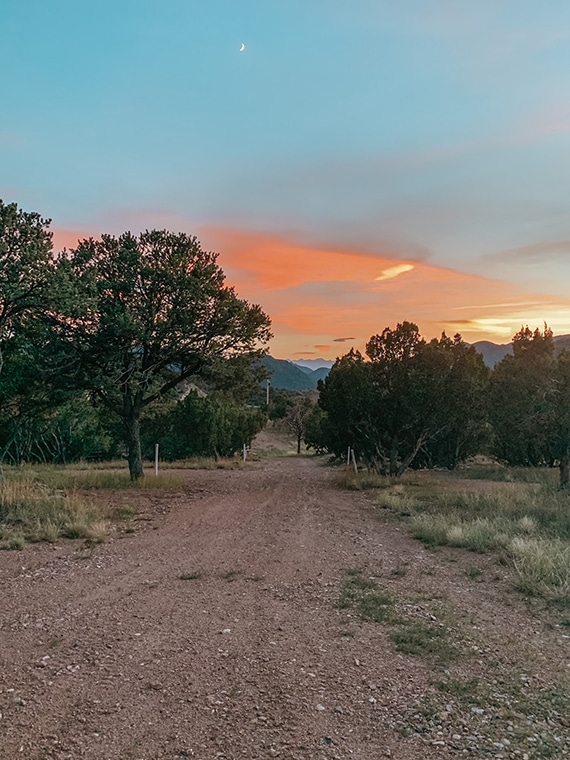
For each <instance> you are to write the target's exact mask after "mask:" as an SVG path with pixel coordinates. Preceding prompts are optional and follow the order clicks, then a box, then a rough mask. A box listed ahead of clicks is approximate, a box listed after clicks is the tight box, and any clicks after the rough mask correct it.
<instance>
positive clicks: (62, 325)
mask: <svg viewBox="0 0 570 760" xmlns="http://www.w3.org/2000/svg"><path fill="white" fill-rule="evenodd" d="M216 259H217V255H216V254H214V253H207V252H205V251H203V250H202V248H201V246H200V244H199V242H198V240H197V239H196V238H195V237H190V236H188V235H186V234H184V233H179V234H174V233H170V232H167V231H159V230H153V231H150V232H148V231H147V232H144V233H142V234H141V235H139V236H138V237H135V236H133V235H131V234H130V233H128V232H127V233H124V234H123V235H121V236H120V237H118V238H115V237H113V236H111V235H103V236H102V237H101V240H93V239H89V240H83V241H81V242H80V243H79V245H78V247H77V248H76V249H75V250H74V251H71V252H70V255H69V256H67V257H62V259H61V260H60V262H59V273H60V278H61V281H62V282H63V283H65V287H63V286H62V288H61V293H62V297H61V299H60V301H59V304H58V307H59V308H58V309H57V310H56V311H55V312H54V313H50V314H49V315H48V316H49V319H50V325H51V328H52V334H51V340H52V343H56V344H57V348H58V353H57V356H58V357H59V362H60V363H61V362H62V361H63V359H64V358H66V359H67V362H66V364H67V368H68V372H70V373H73V378H74V382H76V383H77V384H78V385H79V386H80V387H82V388H84V389H86V390H88V391H89V392H90V393H91V394H92V395H93V397H94V398H96V399H98V400H99V401H100V402H101V403H102V404H103V405H104V406H106V407H107V408H108V409H109V410H110V411H112V412H113V413H114V414H116V415H117V416H118V417H119V418H120V419H121V421H122V423H123V427H124V433H125V439H126V443H127V447H128V455H129V470H130V473H131V477H133V478H138V477H140V476H141V475H142V474H143V470H142V453H141V446H140V420H141V415H142V412H143V410H144V409H145V408H147V407H148V406H149V405H151V404H153V403H154V402H155V401H157V400H158V399H159V398H161V397H162V396H163V395H165V394H167V393H168V392H169V391H170V390H171V389H173V388H174V387H176V386H177V385H179V384H180V383H181V382H182V381H184V380H185V379H187V378H189V377H191V376H192V375H196V374H197V373H201V372H203V371H204V369H205V367H206V366H207V365H209V364H210V363H212V362H215V361H217V360H218V359H220V358H232V357H237V356H239V355H240V354H243V353H249V354H250V355H252V354H253V352H254V349H256V347H257V344H258V343H259V342H264V341H266V340H267V339H268V338H269V336H270V332H269V319H268V317H267V316H266V315H265V314H264V313H263V312H262V310H261V309H260V307H259V306H257V305H254V306H252V305H250V304H249V303H247V302H246V301H243V300H240V299H239V298H238V297H237V296H236V294H235V292H234V290H233V289H232V288H230V287H227V286H226V285H225V282H224V273H223V271H222V270H221V268H220V267H219V266H218V265H217V263H216Z"/></svg>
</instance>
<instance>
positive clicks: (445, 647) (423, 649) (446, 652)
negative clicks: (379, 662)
mask: <svg viewBox="0 0 570 760" xmlns="http://www.w3.org/2000/svg"><path fill="white" fill-rule="evenodd" d="M390 638H391V639H392V641H393V642H394V645H395V647H396V651H398V652H402V653H403V654H411V655H416V656H420V657H431V658H432V659H436V660H437V661H439V662H441V663H444V664H445V663H448V662H451V661H452V660H454V659H456V657H457V649H456V647H454V646H453V644H452V643H451V642H450V640H449V634H448V632H447V629H445V628H440V627H437V628H436V627H434V626H433V625H428V624H427V623H424V622H423V621H419V620H403V621H401V622H400V623H399V625H398V626H397V627H396V628H395V629H394V630H393V631H391V632H390Z"/></svg>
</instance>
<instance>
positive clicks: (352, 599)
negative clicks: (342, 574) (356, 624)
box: [338, 570, 393, 623]
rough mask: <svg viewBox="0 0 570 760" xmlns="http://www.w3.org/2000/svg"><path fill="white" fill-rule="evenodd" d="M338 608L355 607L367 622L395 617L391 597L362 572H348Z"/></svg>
mask: <svg viewBox="0 0 570 760" xmlns="http://www.w3.org/2000/svg"><path fill="white" fill-rule="evenodd" d="M338 606H339V607H340V608H341V609H346V608H348V607H354V608H355V609H356V610H357V611H358V613H359V614H360V616H361V617H363V618H364V619H365V620H373V621H375V622H377V623H379V622H383V621H386V620H389V619H390V618H391V617H392V615H393V601H392V598H391V597H390V595H389V594H388V593H387V592H386V591H383V590H382V589H380V588H379V587H378V585H377V584H376V583H375V581H373V580H370V579H369V578H365V577H364V576H363V575H362V572H361V571H360V570H348V571H347V573H346V578H345V579H344V582H343V584H342V588H341V594H340V599H339V602H338Z"/></svg>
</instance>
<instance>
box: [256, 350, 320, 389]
mask: <svg viewBox="0 0 570 760" xmlns="http://www.w3.org/2000/svg"><path fill="white" fill-rule="evenodd" d="M323 361H324V360H323ZM261 364H262V365H263V366H264V367H265V369H267V370H268V371H269V372H271V377H270V382H271V387H272V388H276V389H277V390H286V391H310V390H314V389H315V388H316V387H317V383H318V382H319V380H324V379H325V377H326V376H327V375H328V373H329V367H319V368H317V369H311V368H310V367H307V366H297V364H296V363H294V362H291V361H288V360H287V359H274V358H273V356H264V357H263V359H262V360H261ZM331 364H332V362H331Z"/></svg>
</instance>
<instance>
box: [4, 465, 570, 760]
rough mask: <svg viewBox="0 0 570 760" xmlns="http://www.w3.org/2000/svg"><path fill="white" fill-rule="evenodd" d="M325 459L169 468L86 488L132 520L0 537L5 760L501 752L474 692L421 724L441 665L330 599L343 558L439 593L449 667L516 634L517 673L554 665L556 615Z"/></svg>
mask: <svg viewBox="0 0 570 760" xmlns="http://www.w3.org/2000/svg"><path fill="white" fill-rule="evenodd" d="M179 474H180V473H179ZM333 475H334V473H333V472H332V471H331V470H330V469H329V468H327V467H324V466H323V465H322V463H320V462H319V461H318V460H314V459H310V458H305V457H299V458H295V457H289V458H267V459H264V460H262V461H260V462H256V463H252V464H250V465H248V466H247V467H246V468H243V469H239V470H233V471H231V470H216V471H192V472H184V473H183V475H182V477H183V478H184V481H183V485H182V486H181V488H180V489H178V490H175V491H162V492H153V491H145V492H144V493H142V494H141V495H140V496H139V495H136V494H135V493H134V492H115V493H106V494H102V495H99V496H98V497H97V498H101V499H106V500H107V501H108V502H112V503H116V504H117V505H119V506H120V505H122V506H124V505H125V504H127V503H128V504H130V505H131V506H134V507H136V509H137V510H138V517H137V519H136V521H135V529H134V531H133V532H128V531H124V530H123V531H116V532H115V533H114V534H113V536H112V538H111V540H108V541H107V542H106V543H104V544H99V545H95V546H86V545H85V543H84V542H82V541H63V542H61V543H60V544H58V545H56V546H49V545H45V544H44V545H27V546H26V547H25V548H24V550H22V551H20V552H2V553H1V554H0V583H1V597H0V713H1V717H0V737H1V740H0V757H1V758H2V759H4V758H5V759H6V760H14V759H16V758H20V757H22V758H26V759H27V760H47V759H48V758H58V759H61V760H63V759H64V758H66V759H68V758H69V759H71V758H73V760H75V759H76V758H89V759H90V760H155V759H157V758H171V759H174V758H184V757H190V758H199V759H200V760H210V759H212V760H215V759H216V758H222V759H225V760H233V759H234V758H235V759H236V760H237V758H248V759H249V760H255V759H257V758H272V757H280V758H283V759H284V760H285V759H286V760H289V759H290V760H295V759H297V758H298V759H299V760H301V759H305V758H343V760H344V759H346V758H350V757H354V758H362V759H363V760H374V759H375V758H383V757H390V756H391V757H393V758H397V759H398V760H415V759H416V758H417V759H418V760H419V759H420V758H422V759H425V758H427V759H428V760H429V758H436V757H442V756H444V757H448V756H450V755H455V754H457V755H459V754H461V755H462V756H465V755H466V754H469V755H471V756H475V755H476V756H479V753H481V756H486V757H488V756H496V757H510V756H511V754H510V750H509V742H508V740H507V744H505V745H504V747H505V748H506V749H505V752H504V754H501V749H500V748H499V747H498V746H497V747H495V748H494V750H493V748H491V749H489V748H488V747H487V744H485V748H484V747H483V744H484V743H485V742H489V741H490V739H489V738H488V736H487V733H488V732H487V733H486V732H485V730H483V728H482V726H483V723H481V721H482V720H484V716H483V718H482V717H481V714H482V713H483V712H484V710H483V709H481V714H479V713H473V720H474V721H475V720H477V721H479V723H477V725H475V724H473V725H471V724H470V722H469V721H470V720H471V718H470V717H469V716H470V714H471V713H470V710H469V708H466V712H464V713H462V714H461V716H460V715H457V720H456V722H455V723H453V719H452V717H450V715H451V716H453V711H454V709H455V707H454V706H452V705H448V706H447V707H448V708H449V709H446V708H445V706H444V707H443V708H442V710H443V712H445V714H446V716H447V717H445V716H443V715H442V716H440V717H437V718H436V720H435V723H434V721H433V720H431V723H430V721H429V720H428V719H427V718H426V717H425V715H426V711H425V709H424V707H422V706H425V704H426V699H429V698H430V695H431V696H433V695H434V694H435V691H434V686H433V682H434V678H440V677H443V676H444V674H446V673H447V675H449V674H450V672H451V671H449V670H448V669H446V667H445V663H444V664H443V665H442V664H441V663H439V664H437V665H435V664H434V663H433V662H431V661H430V660H429V658H423V657H413V656H409V655H403V654H401V653H398V652H397V651H396V649H395V647H394V643H393V642H392V641H391V640H390V636H389V633H390V630H389V626H386V625H383V624H378V623H374V622H368V621H365V620H362V619H361V618H360V617H359V616H358V614H357V613H356V612H355V611H354V610H351V609H340V608H339V606H338V600H339V595H340V590H341V586H342V583H343V579H344V578H345V577H346V571H347V569H356V568H358V569H360V570H361V571H362V573H363V574H364V575H365V576H367V577H375V578H379V579H380V582H381V583H382V584H383V586H385V587H386V588H388V589H389V590H390V593H391V594H393V595H395V597H397V598H398V600H399V604H401V605H403V608H405V610H406V611H407V614H410V615H415V616H416V617H418V618H422V619H423V618H428V619H429V620H430V621H432V622H434V621H435V623H434V624H435V625H441V626H442V628H443V627H444V623H443V622H441V623H438V620H439V618H438V615H439V614H440V612H438V611H437V610H438V609H439V610H440V611H441V604H442V603H443V602H445V604H446V605H447V609H448V612H449V610H450V609H451V610H452V611H453V615H454V616H455V617H454V620H455V623H453V624H451V623H449V615H448V616H447V617H446V618H445V621H446V622H445V626H451V628H453V630H454V631H455V633H456V634H457V631H459V630H461V635H460V638H461V646H462V647H463V648H464V650H465V652H464V654H463V657H462V660H461V662H462V663H463V664H462V665H460V666H453V667H462V668H464V673H465V672H466V673H468V674H469V675H471V676H473V675H475V676H476V675H477V673H478V672H480V673H481V674H483V672H484V669H485V667H487V665H488V663H489V661H490V660H491V659H493V661H494V662H497V663H501V665H500V666H499V665H498V666H497V667H503V668H504V669H505V673H507V672H510V671H512V669H513V668H515V667H518V661H517V657H518V656H519V655H520V647H521V646H523V644H524V647H525V652H526V654H525V658H527V659H526V660H525V661H528V667H527V671H528V676H527V677H528V678H529V679H531V680H532V679H533V678H535V677H538V678H542V679H546V681H547V680H548V678H549V677H550V675H549V674H550V672H551V671H552V673H555V672H556V670H557V669H560V668H562V669H563V668H564V667H566V660H565V657H566V656H567V654H568V652H567V649H565V647H567V642H565V641H564V638H563V636H562V635H561V634H560V630H558V629H555V630H551V629H552V627H551V628H548V626H546V625H543V624H542V623H541V622H540V621H539V620H538V619H537V618H536V616H534V615H532V614H530V613H529V611H528V609H527V607H526V606H525V605H524V603H523V601H522V600H520V599H519V598H518V597H517V596H516V595H514V592H511V591H509V581H508V577H507V571H506V570H505V569H504V568H501V567H499V566H497V567H493V568H492V570H491V569H490V568H491V559H489V558H485V557H478V556H477V557H475V559H473V558H470V559H469V564H470V565H472V564H474V563H479V567H480V568H481V574H482V575H483V578H485V577H488V576H489V574H490V573H491V572H493V573H494V580H493V582H492V583H490V582H489V583H475V582H474V581H473V580H472V579H470V578H469V577H468V575H466V573H465V567H464V566H461V563H460V562H459V564H458V562H457V561H455V560H454V559H453V557H452V555H451V554H450V553H443V554H442V553H433V552H428V551H426V550H425V549H424V548H423V547H422V546H421V544H419V543H418V542H416V541H413V540H412V539H411V538H409V536H408V533H407V530H406V528H405V526H404V524H403V523H402V522H400V521H398V520H396V519H388V518H386V517H384V518H382V517H381V516H379V514H378V510H377V509H376V508H375V507H374V504H373V502H372V500H371V499H370V498H369V497H367V496H365V495H362V494H359V493H349V492H343V491H341V490H339V489H338V488H336V487H334V485H333V483H332V478H333ZM149 477H151V476H149ZM505 600H506V602H505ZM438 605H439V607H438ZM499 605H500V614H499V615H498V614H497V613H498V606H499ZM474 610H476V611H477V614H476V619H475V617H474ZM441 620H443V618H441ZM457 635H458V636H459V634H457ZM474 642H475V643H474ZM473 647H474V648H473ZM529 658H530V659H529ZM450 667H452V665H451V663H450ZM458 673H459V671H458ZM536 674H539V675H536ZM546 681H545V682H546ZM444 702H445V699H444ZM454 705H455V703H454ZM416 714H417V716H420V717H421V721H420V717H417V716H416V719H415V720H416V723H418V721H420V722H422V726H423V727H422V726H420V725H419V723H418V725H417V726H416V729H414V725H415V724H414V717H413V716H414V715H416ZM495 723H496V721H495ZM511 725H512V723H511ZM507 729H508V721H507V718H506V717H505V722H504V726H501V730H500V731H499V732H498V734H497V736H500V735H501V732H502V734H504V735H505V736H507V734H506V733H505V732H506V731H507ZM557 730H558V728H557V726H555V727H554V728H552V732H553V734H555V733H556V731H557ZM454 731H455V733H453V732H454ZM511 731H512V729H511ZM453 737H455V738H453ZM495 738H496V737H495ZM489 746H490V745H489ZM514 746H515V745H514V744H513V745H512V747H511V749H512V748H513V747H514ZM466 747H468V749H466ZM529 747H530V749H529V752H530V757H534V756H535V755H534V754H533V745H532V742H531V743H530V744H529ZM493 751H494V755H493V754H492V753H493ZM512 751H513V752H514V749H512ZM513 756H515V755H513ZM516 756H518V757H521V758H522V757H523V754H521V753H520V752H519V753H518V755H516Z"/></svg>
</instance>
